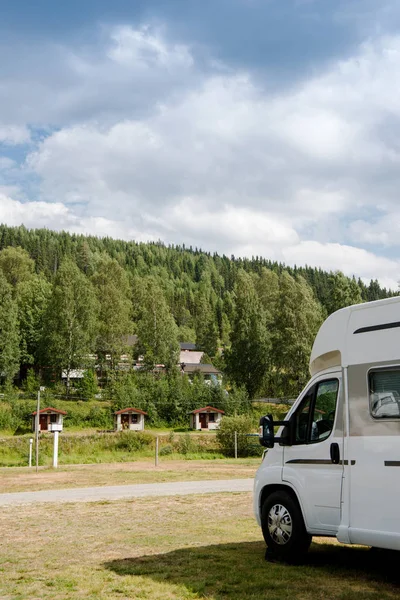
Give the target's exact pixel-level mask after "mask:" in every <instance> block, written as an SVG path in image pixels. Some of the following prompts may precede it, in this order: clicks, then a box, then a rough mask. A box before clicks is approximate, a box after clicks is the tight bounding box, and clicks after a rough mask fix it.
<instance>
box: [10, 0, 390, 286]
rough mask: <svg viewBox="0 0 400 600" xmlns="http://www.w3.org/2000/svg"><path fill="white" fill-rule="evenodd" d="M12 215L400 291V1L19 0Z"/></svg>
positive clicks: (13, 48)
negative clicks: (303, 267)
mask: <svg viewBox="0 0 400 600" xmlns="http://www.w3.org/2000/svg"><path fill="white" fill-rule="evenodd" d="M1 9H2V11H1V21H0V220H1V221H3V222H5V223H8V224H10V225H18V224H20V223H24V224H25V225H26V226H27V227H49V228H54V229H68V230H70V231H76V232H82V233H92V234H95V235H111V236H114V237H123V238H125V239H136V240H141V241H147V240H153V239H160V238H161V239H163V240H164V241H165V242H166V243H178V244H179V243H185V244H187V245H189V244H192V245H194V246H198V247H199V246H200V247H202V248H204V249H206V250H209V251H218V252H221V253H222V252H224V253H226V254H231V253H233V254H235V255H237V256H240V255H247V256H251V255H252V254H257V255H263V256H265V257H267V258H272V259H277V260H281V261H283V262H286V263H288V264H295V263H296V264H310V265H316V266H321V267H323V268H326V269H329V270H330V269H332V270H336V269H341V270H343V271H344V272H345V273H346V274H349V275H351V274H353V273H354V274H355V275H356V276H360V277H362V278H363V279H364V280H365V281H369V279H371V278H373V279H375V278H378V279H379V280H380V281H381V282H382V283H383V284H384V285H387V286H390V287H392V288H395V289H397V281H398V279H399V272H400V259H399V246H400V219H399V217H400V206H399V202H398V189H399V183H400V181H399V179H400V174H399V173H400V170H399V160H400V148H399V143H398V141H397V140H398V139H399V135H398V134H399V133H400V127H399V126H400V102H399V100H400V97H399V96H400V79H399V76H398V73H399V72H400V69H399V67H400V36H399V35H398V33H397V32H398V30H399V25H400V6H399V5H398V3H397V2H394V1H393V0H382V1H381V2H379V3H377V2H376V1H375V0H374V1H372V0H286V1H285V2H283V1H282V0H280V1H278V0H203V2H198V1H194V0H168V1H165V2H162V1H161V0H135V2H132V1H129V2H128V1H125V0H113V2H109V1H108V0H85V1H84V2H82V1H81V2H78V1H77V0H70V1H69V2H63V3H55V2H53V1H51V2H50V0H37V1H36V2H34V3H33V2H28V1H27V0H26V1H22V0H14V1H13V2H11V1H8V0H2V2H1Z"/></svg>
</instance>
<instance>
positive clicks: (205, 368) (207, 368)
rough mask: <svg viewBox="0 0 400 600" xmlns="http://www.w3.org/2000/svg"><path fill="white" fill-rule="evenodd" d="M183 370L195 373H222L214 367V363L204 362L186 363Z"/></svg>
mask: <svg viewBox="0 0 400 600" xmlns="http://www.w3.org/2000/svg"><path fill="white" fill-rule="evenodd" d="M184 365H185V366H184V367H183V371H184V373H195V372H196V371H198V372H199V373H205V374H209V375H220V374H221V371H218V369H216V368H215V367H214V365H203V364H202V363H194V364H191V363H184Z"/></svg>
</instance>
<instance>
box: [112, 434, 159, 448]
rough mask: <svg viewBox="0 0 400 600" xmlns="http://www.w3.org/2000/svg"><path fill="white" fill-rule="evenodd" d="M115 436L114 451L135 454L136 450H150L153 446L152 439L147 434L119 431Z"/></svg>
mask: <svg viewBox="0 0 400 600" xmlns="http://www.w3.org/2000/svg"><path fill="white" fill-rule="evenodd" d="M115 435H116V437H117V442H116V444H115V449H116V450H126V451H128V452H135V451H137V450H143V448H150V447H151V446H152V445H153V444H154V437H153V436H152V435H151V434H149V433H141V432H138V431H121V432H119V433H117V434H115Z"/></svg>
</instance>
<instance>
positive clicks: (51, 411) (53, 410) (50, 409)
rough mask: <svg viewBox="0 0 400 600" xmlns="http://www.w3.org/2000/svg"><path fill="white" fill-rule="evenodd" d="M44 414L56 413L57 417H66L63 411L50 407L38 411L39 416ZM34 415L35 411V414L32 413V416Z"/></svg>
mask: <svg viewBox="0 0 400 600" xmlns="http://www.w3.org/2000/svg"><path fill="white" fill-rule="evenodd" d="M44 413H56V414H58V415H66V414H67V413H66V411H65V410H60V409H58V408H53V407H52V406H48V407H47V408H42V409H40V410H39V415H41V414H44ZM36 414H37V410H35V412H33V413H32V415H33V416H34V415H36Z"/></svg>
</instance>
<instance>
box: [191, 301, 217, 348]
mask: <svg viewBox="0 0 400 600" xmlns="http://www.w3.org/2000/svg"><path fill="white" fill-rule="evenodd" d="M195 311H196V322H195V329H196V346H197V347H198V348H199V349H200V350H203V351H204V352H205V353H206V354H208V355H209V356H215V355H216V353H217V349H218V326H217V321H216V315H215V314H214V313H213V310H212V307H211V306H210V303H209V301H208V300H207V297H206V295H205V294H204V293H199V294H198V296H197V298H196V299H195Z"/></svg>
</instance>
